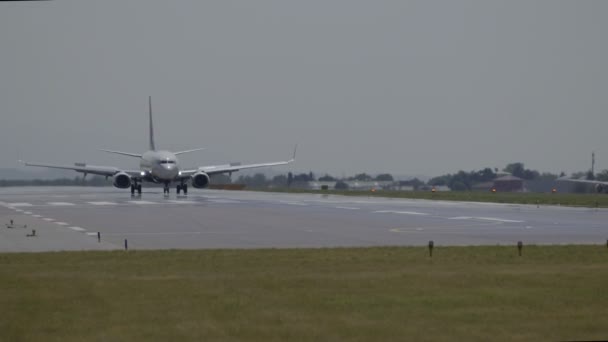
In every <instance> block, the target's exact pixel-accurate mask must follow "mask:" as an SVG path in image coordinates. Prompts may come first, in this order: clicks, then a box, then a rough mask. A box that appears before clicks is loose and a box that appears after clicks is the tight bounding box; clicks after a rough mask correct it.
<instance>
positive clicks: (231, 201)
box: [208, 199, 241, 204]
mask: <svg viewBox="0 0 608 342" xmlns="http://www.w3.org/2000/svg"><path fill="white" fill-rule="evenodd" d="M208 202H212V203H223V204H234V203H241V202H239V201H235V200H225V199H211V200H208Z"/></svg>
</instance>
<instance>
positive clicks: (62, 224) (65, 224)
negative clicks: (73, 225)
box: [55, 222, 68, 226]
mask: <svg viewBox="0 0 608 342" xmlns="http://www.w3.org/2000/svg"><path fill="white" fill-rule="evenodd" d="M55 224H58V225H60V226H67V225H68V224H67V223H65V222H55Z"/></svg>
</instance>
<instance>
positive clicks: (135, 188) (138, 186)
mask: <svg viewBox="0 0 608 342" xmlns="http://www.w3.org/2000/svg"><path fill="white" fill-rule="evenodd" d="M135 191H137V194H138V195H141V184H131V196H133V195H135Z"/></svg>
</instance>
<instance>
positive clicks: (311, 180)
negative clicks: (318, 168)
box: [308, 171, 315, 182]
mask: <svg viewBox="0 0 608 342" xmlns="http://www.w3.org/2000/svg"><path fill="white" fill-rule="evenodd" d="M308 180H309V181H310V182H314V181H315V174H314V173H312V171H310V173H308Z"/></svg>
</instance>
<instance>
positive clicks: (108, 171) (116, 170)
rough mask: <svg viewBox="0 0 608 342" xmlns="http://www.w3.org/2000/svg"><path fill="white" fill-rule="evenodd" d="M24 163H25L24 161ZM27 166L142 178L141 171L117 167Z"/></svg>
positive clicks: (83, 165)
mask: <svg viewBox="0 0 608 342" xmlns="http://www.w3.org/2000/svg"><path fill="white" fill-rule="evenodd" d="M22 162H23V161H22ZM23 164H24V165H25V166H36V167H48V168H51V169H63V170H73V171H76V172H81V173H84V174H89V173H90V174H92V175H99V176H114V175H115V174H117V173H119V172H125V173H127V174H128V175H129V176H131V177H135V178H137V177H140V176H141V174H140V171H139V170H121V169H119V168H117V167H113V166H98V165H87V164H84V163H75V164H74V165H54V164H43V163H28V162H23Z"/></svg>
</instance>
